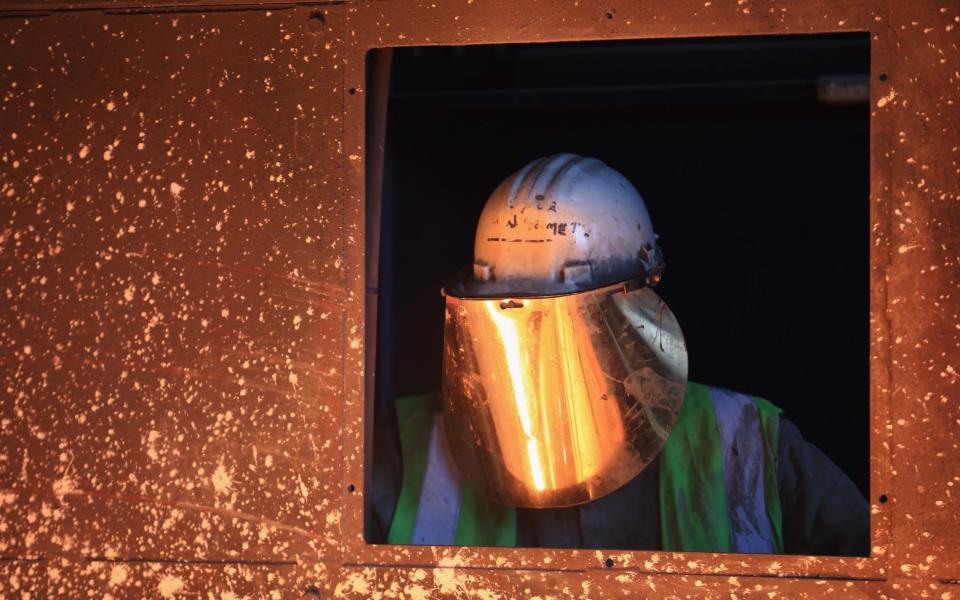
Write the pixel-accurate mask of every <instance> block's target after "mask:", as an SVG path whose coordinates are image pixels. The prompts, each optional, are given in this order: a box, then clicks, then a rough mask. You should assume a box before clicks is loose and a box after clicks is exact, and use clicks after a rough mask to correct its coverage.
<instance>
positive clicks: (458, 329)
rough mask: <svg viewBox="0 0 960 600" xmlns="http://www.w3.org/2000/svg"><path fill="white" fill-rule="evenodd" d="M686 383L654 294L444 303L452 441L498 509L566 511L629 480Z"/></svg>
mask: <svg viewBox="0 0 960 600" xmlns="http://www.w3.org/2000/svg"><path fill="white" fill-rule="evenodd" d="M686 381H687V351H686V346H685V344H684V341H683V335H682V334H681V332H680V327H679V325H678V324H677V321H676V318H675V317H674V316H673V313H672V312H670V309H669V308H668V307H667V305H666V304H665V303H664V302H663V301H662V300H661V299H660V298H659V297H658V296H657V295H656V294H655V293H654V292H653V291H652V290H650V289H649V288H638V289H634V290H628V289H627V287H626V286H625V285H624V284H618V285H613V286H609V287H605V288H600V289H597V290H592V291H588V292H580V293H576V294H568V295H564V296H555V297H544V298H522V299H490V298H483V299H472V298H470V299H468V298H457V297H453V296H450V295H447V296H446V321H445V326H444V355H443V396H444V401H443V404H444V407H443V408H444V419H445V426H446V431H447V441H448V443H449V445H450V449H451V452H452V454H453V457H454V459H455V461H456V462H457V465H458V466H459V468H460V470H461V472H462V474H463V476H464V477H465V478H466V479H467V481H469V483H470V484H471V485H472V486H473V487H474V488H475V489H476V490H477V491H478V492H480V493H481V494H483V495H484V496H487V497H488V498H490V499H492V500H495V501H497V502H500V503H502V504H507V505H510V506H521V507H532V508H546V507H562V506H572V505H576V504H582V503H584V502H588V501H590V500H593V499H596V498H599V497H601V496H604V495H605V494H608V493H610V492H612V491H614V490H616V489H617V488H619V487H620V486H622V485H624V484H625V483H627V482H628V481H630V480H631V479H632V478H633V477H635V476H636V475H637V474H639V473H640V471H642V470H643V469H644V467H646V466H647V464H649V463H650V461H652V460H653V459H654V458H655V457H656V456H657V454H658V453H659V452H660V448H661V447H662V446H663V444H664V442H665V441H666V439H667V436H668V435H669V434H670V430H671V429H672V428H673V423H674V421H675V420H676V418H677V414H678V413H679V411H680V405H681V403H682V402H683V392H684V387H685V386H686Z"/></svg>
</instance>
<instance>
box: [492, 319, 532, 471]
mask: <svg viewBox="0 0 960 600" xmlns="http://www.w3.org/2000/svg"><path fill="white" fill-rule="evenodd" d="M483 305H484V308H486V309H487V314H489V315H490V318H491V319H492V320H493V323H494V325H495V326H496V329H494V330H493V331H496V332H497V333H499V335H500V339H501V343H502V346H503V351H504V353H505V354H506V364H507V371H508V372H509V374H510V383H511V384H512V385H513V399H514V401H515V402H516V405H517V415H518V416H519V417H520V424H521V426H522V427H523V434H524V437H525V441H526V447H527V462H528V464H529V468H530V474H531V476H532V477H533V485H534V487H535V488H536V489H537V490H543V489H544V488H545V487H546V482H545V481H544V477H543V465H542V464H541V461H540V450H539V448H538V447H537V439H536V437H534V435H533V415H532V414H531V412H532V408H531V406H530V402H529V400H528V399H527V386H528V385H529V383H530V382H528V381H527V380H526V378H525V377H524V366H523V365H524V362H525V361H524V360H523V358H524V357H523V351H522V350H521V345H520V339H519V335H518V333H517V328H516V325H515V324H514V322H513V321H512V320H511V319H510V317H509V316H507V315H506V314H504V311H503V310H501V309H500V308H499V307H498V306H497V302H495V301H486V302H484V303H483Z"/></svg>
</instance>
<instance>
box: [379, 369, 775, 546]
mask: <svg viewBox="0 0 960 600" xmlns="http://www.w3.org/2000/svg"><path fill="white" fill-rule="evenodd" d="M436 408H437V396H436V395H435V394H431V395H425V396H410V397H406V398H400V399H398V400H397V413H398V418H399V426H400V445H401V449H402V452H403V484H402V487H401V490H400V498H399V500H398V501H397V508H396V511H395V512H394V516H393V521H392V523H391V524H390V531H389V533H388V535H387V541H388V542H389V543H391V544H430V545H457V546H515V545H516V540H517V515H516V509H514V508H511V507H506V506H501V505H499V504H495V503H493V502H490V501H488V500H486V499H484V498H483V497H481V496H479V495H478V494H476V493H475V492H474V490H473V489H472V488H471V487H470V485H469V484H468V483H467V482H466V481H465V480H464V479H463V478H462V477H461V476H460V473H459V472H458V471H457V468H456V466H455V464H454V463H453V461H452V459H451V457H450V455H449V449H448V448H447V445H446V440H445V436H444V435H443V434H442V426H443V425H442V420H441V418H440V414H439V413H438V412H436ZM779 414H780V409H779V408H777V407H775V406H774V405H772V404H771V403H770V402H768V401H766V400H764V399H762V398H756V397H752V396H747V395H745V394H739V393H736V392H731V391H728V390H724V389H720V388H711V387H707V386H704V385H700V384H696V383H688V384H687V388H686V394H685V396H684V401H683V407H682V408H681V410H680V414H679V416H678V417H677V422H676V424H675V425H674V429H673V431H672V432H671V434H670V437H669V438H668V439H667V442H666V444H665V445H664V447H663V450H662V451H661V453H660V456H659V459H658V460H659V461H660V464H659V467H660V469H659V476H660V480H659V492H660V534H661V535H660V537H661V541H662V545H663V550H672V551H689V552H748V553H771V552H776V553H782V552H783V529H782V524H781V522H782V519H781V513H780V496H779V493H778V490H777V461H778V457H777V449H778V447H779V444H778V440H779V424H780V417H779Z"/></svg>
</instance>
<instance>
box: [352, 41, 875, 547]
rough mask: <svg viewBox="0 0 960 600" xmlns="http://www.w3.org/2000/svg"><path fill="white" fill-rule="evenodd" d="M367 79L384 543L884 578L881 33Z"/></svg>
mask: <svg viewBox="0 0 960 600" xmlns="http://www.w3.org/2000/svg"><path fill="white" fill-rule="evenodd" d="M367 63H368V80H367V117H366V122H367V138H366V143H367V157H366V168H367V172H366V188H367V194H368V197H367V213H368V214H367V231H368V235H367V238H368V240H367V253H368V262H367V272H368V279H367V285H368V290H369V291H370V294H369V295H370V297H371V298H372V299H373V301H371V302H368V305H367V306H368V313H369V314H368V316H367V324H368V327H367V329H368V332H369V336H368V340H367V347H368V357H370V358H369V361H368V369H372V371H371V372H370V373H368V378H367V385H368V390H367V396H368V400H367V401H368V403H370V404H371V406H370V407H368V408H369V410H368V411H367V414H368V415H373V418H372V421H373V423H372V424H370V423H368V426H367V435H368V438H367V444H366V445H367V447H368V449H370V451H369V452H368V455H367V459H366V464H365V465H364V466H365V472H366V474H367V475H366V481H367V483H366V490H367V493H366V495H365V503H366V504H365V532H364V537H365V540H366V541H367V543H370V544H385V543H398V544H429V545H483V546H522V547H569V548H604V549H611V550H691V551H718V552H748V553H783V554H800V555H811V554H813V555H833V556H869V553H870V523H869V520H870V519H869V503H868V499H869V493H870V468H869V434H870V400H869V399H870V385H869V363H868V359H869V329H868V326H869V289H870V270H869V267H870V258H869V231H870V229H869V223H870V213H869V195H870V138H869V131H870V108H869V98H870V93H869V91H870V80H869V77H870V75H869V73H870V39H869V35H868V34H867V33H854V34H849V33H845V34H823V35H819V34H818V35H794V36H754V37H730V38H696V39H653V40H625V41H603V42H593V41H590V42H564V43H545V44H496V45H476V46H432V47H404V48H393V49H376V50H371V51H370V52H369V53H368V56H367ZM564 154H570V155H573V157H574V158H571V157H563V156H561V157H560V158H556V157H557V156H558V155H564ZM547 157H554V158H553V159H550V160H545V161H541V162H539V163H536V164H534V165H533V166H531V167H530V169H529V171H528V172H527V175H529V174H530V173H532V174H533V175H530V176H520V177H519V178H516V179H515V180H511V181H510V182H509V183H508V184H507V188H508V189H506V190H501V193H500V195H499V196H498V200H497V201H499V202H502V204H503V206H499V207H498V208H495V209H491V212H489V213H488V214H487V215H486V216H488V217H489V218H488V219H487V221H486V222H484V221H482V219H481V212H482V211H483V209H484V206H485V204H486V203H487V201H488V198H490V197H491V194H492V193H493V192H494V190H496V189H497V187H498V186H499V185H500V184H501V183H502V182H504V181H505V180H508V179H509V177H511V176H512V174H514V173H516V172H518V171H519V170H521V169H523V168H524V167H525V166H526V165H530V164H531V163H532V162H533V161H537V160H538V159H544V158H547ZM576 157H584V158H583V159H577V158H576ZM588 159H596V161H591V160H588ZM603 165H606V166H605V167H604V166H603ZM610 172H615V173H618V174H619V175H618V176H614V175H611V174H610ZM616 177H622V179H623V180H625V181H627V182H629V185H632V187H633V188H635V189H636V191H637V192H638V193H639V196H640V197H641V198H642V202H643V204H644V205H645V208H646V210H647V211H648V213H649V218H650V220H649V223H644V225H645V227H646V228H649V226H651V225H652V231H653V232H656V233H655V236H651V237H649V238H645V237H644V236H648V235H650V234H651V233H652V232H650V231H646V230H645V227H637V228H635V229H636V233H635V235H636V236H637V238H636V239H641V240H647V241H646V242H644V244H641V245H640V246H638V248H639V250H629V251H630V252H632V253H633V254H631V256H633V255H636V259H635V263H630V264H635V265H636V266H637V270H636V271H635V273H634V274H631V273H633V272H631V271H630V268H632V267H630V268H628V267H626V266H624V265H625V264H627V263H624V262H623V261H622V260H621V258H618V257H622V255H623V254H624V252H626V250H624V248H627V249H631V248H633V246H631V244H633V243H634V242H636V239H634V238H631V237H629V236H628V237H627V238H624V235H625V234H624V233H623V229H622V228H621V229H618V225H617V223H618V219H619V218H620V217H619V213H618V212H617V211H619V210H621V208H620V207H623V208H622V210H623V211H624V212H623V214H624V215H626V216H624V217H623V218H624V219H627V218H628V217H629V218H635V215H636V213H634V212H630V211H631V210H633V209H632V208H631V207H630V206H628V205H629V203H630V202H631V200H630V199H629V196H630V193H629V190H628V191H624V192H622V194H621V195H620V196H618V195H617V194H619V193H620V192H617V191H616V189H614V188H617V186H621V187H622V183H621V180H620V179H617V178H616ZM611 178H612V179H611ZM590 190H593V192H591V191H590ZM611 190H613V191H611ZM591 193H593V194H594V196H590V194H591ZM604 194H606V195H607V196H609V198H608V197H607V196H604ZM611 194H612V196H611ZM541 196H542V197H541ZM605 198H606V199H605ZM610 198H613V199H612V200H611V199H610ZM556 200H559V202H560V206H559V207H554V208H553V209H551V204H550V203H551V202H552V201H556ZM594 205H595V206H596V207H599V208H598V209H597V210H598V211H599V212H597V213H591V212H590V209H591V206H594ZM564 213H565V214H564ZM511 221H513V223H512V224H511ZM478 223H479V224H480V228H481V231H482V232H483V239H482V240H479V241H477V242H476V248H475V236H476V234H477V229H478ZM632 223H633V222H632V221H631V225H630V226H631V227H633V224H632ZM584 233H592V234H593V236H592V237H584V235H583V234H584ZM481 242H482V243H484V244H486V246H485V247H484V248H485V249H484V250H483V252H484V253H485V254H484V256H482V257H475V255H474V253H475V249H476V250H477V251H478V252H479V251H480V246H481V245H482V244H481ZM563 244H566V246H564V245H563ZM557 248H559V249H557ZM564 252H566V254H564ZM578 252H579V253H578ZM618 253H619V254H618ZM654 255H659V256H662V258H663V262H664V264H665V268H663V270H662V272H661V271H660V270H658V268H657V267H656V265H658V264H659V263H658V262H657V260H656V258H657V256H654ZM557 257H560V258H557ZM551 261H552V262H551ZM558 261H559V262H558ZM618 261H620V262H618ZM611 264H613V266H611ZM458 273H459V274H460V275H459V276H458V275H457V274H458ZM524 274H530V275H529V277H526V276H525V275H524ZM628 275H629V276H628ZM455 276H456V277H460V279H456V278H455ZM464 279H465V280H468V282H472V283H466V284H463V283H462V280H464ZM458 281H459V282H461V283H456V282H458ZM623 281H629V282H630V283H629V284H628V285H627V286H626V287H625V288H624V289H620V290H619V291H615V292H611V293H614V294H617V295H618V296H617V298H620V297H621V296H622V297H627V296H629V297H630V298H639V299H638V300H636V302H638V303H640V304H638V305H637V306H639V307H640V308H637V309H636V311H635V312H629V311H627V312H624V309H623V308H622V307H623V305H624V302H626V301H624V300H621V299H611V298H613V297H612V296H609V295H602V298H601V297H600V296H601V295H597V294H595V293H594V292H596V290H600V289H606V288H607V287H609V286H611V285H613V286H614V287H616V286H617V285H619V284H621V283H622V282H623ZM445 286H446V287H447V290H448V294H447V296H444V295H442V294H441V289H443V288H444V287H445ZM458 286H459V287H458ZM621 287H622V286H621ZM451 290H456V292H455V293H454V294H453V295H454V296H461V297H468V298H470V300H471V301H470V302H459V303H458V302H456V301H453V302H451V299H450V298H451V294H450V291H451ZM624 290H627V291H624ZM651 292H652V293H655V294H656V297H659V299H662V302H663V303H664V304H665V306H666V307H668V309H664V308H663V307H662V306H661V305H658V304H656V303H655V301H654V300H651V298H650V297H649V296H644V295H643V294H648V293H651ZM488 293H489V298H490V300H489V301H487V302H486V304H483V303H482V301H478V300H476V299H474V297H475V296H476V295H477V294H481V295H482V294H488ZM591 294H593V295H591ZM631 294H632V295H631ZM537 296H543V297H549V298H550V299H549V301H546V300H544V299H543V298H541V297H537ZM574 296H576V298H573V297H574ZM598 298H599V299H598ZM494 300H495V301H494ZM630 301H631V302H632V301H633V300H630ZM471 302H472V303H471ZM478 302H481V303H478ZM644 303H646V304H644ZM655 306H656V307H659V308H658V309H657V310H660V313H649V310H652V309H651V307H655ZM644 310H647V311H648V312H646V313H645V312H644ZM664 310H666V311H667V312H666V313H665V312H664ZM484 311H486V312H484ZM511 311H513V312H512V313H511ZM523 312H527V313H528V314H526V315H522V314H521V313H523ZM670 313H672V315H673V316H674V317H675V320H676V323H677V324H678V326H679V330H680V331H681V332H682V340H683V342H682V344H683V347H685V351H686V358H685V360H684V361H679V362H684V363H685V368H686V369H687V377H686V378H683V377H679V378H677V377H674V378H672V379H671V377H670V373H673V374H674V375H676V369H679V368H680V367H678V366H677V365H678V364H679V362H677V361H676V360H675V361H674V362H673V363H669V361H668V360H666V359H662V357H661V358H660V359H657V360H660V362H655V363H649V364H648V363H644V362H643V361H644V360H648V359H650V360H653V359H651V357H653V358H654V359H656V357H658V356H660V354H658V352H660V353H664V352H665V353H667V354H669V352H670V350H669V348H667V349H664V343H666V344H667V346H669V345H670V343H671V341H670V340H667V341H666V342H665V341H664V340H665V339H666V338H667V337H669V336H670V335H673V336H674V337H673V338H671V340H672V341H673V342H674V343H675V342H676V339H674V338H675V337H676V332H675V331H673V330H670V328H669V327H668V326H665V325H664V322H665V321H663V319H664V314H667V315H668V317H667V321H669V314H670ZM486 315H489V316H486ZM637 315H640V316H637ZM651 315H653V316H651ZM644 319H646V320H644ZM651 319H653V320H651ZM657 319H660V320H659V321H658V320H657ZM644 323H645V324H646V326H649V327H656V328H657V331H658V332H659V335H660V337H659V338H658V337H656V336H653V337H650V336H647V337H644V335H645V334H644V331H645V330H644V331H641V330H643V327H641V325H642V324H644ZM668 324H669V323H668ZM631 327H632V329H631ZM664 332H666V333H664ZM445 336H446V339H447V346H448V348H447V354H448V358H447V361H446V367H447V373H446V375H445V374H444V366H445V360H444V355H445ZM644 344H646V345H647V346H649V348H647V349H644V347H641V346H643V345H644ZM597 348H602V351H601V350H597ZM675 348H676V347H675V346H674V349H675ZM374 351H375V352H374ZM645 352H646V353H645ZM674 358H675V357H674ZM661 359H662V360H661ZM678 360H679V359H678ZM611 361H614V362H611ZM616 361H619V362H616ZM664 361H666V362H664ZM573 363H576V365H577V366H576V368H574V367H571V366H570V365H571V364H573ZM667 363H669V364H667ZM585 364H586V365H588V366H587V367H584V366H583V365H585ZM451 365H452V366H451ZM610 365H614V367H610ZM681 366H683V365H681ZM608 367H609V368H608ZM451 369H453V370H454V371H455V372H450V371H451ZM577 369H579V370H577ZM611 369H614V370H616V369H619V370H617V371H616V372H611ZM671 369H673V371H671ZM681 370H682V369H681ZM584 373H587V375H584ZM591 373H592V375H591ZM594 376H596V377H595V378H594V379H591V377H594ZM445 378H446V383H444V381H445ZM684 380H688V381H689V383H687V384H686V387H683V385H682V384H683V381H684ZM678 381H679V382H680V385H681V387H680V388H679V389H680V392H679V394H680V398H682V399H683V404H682V405H679V404H671V403H670V402H668V401H666V400H663V397H665V396H658V395H657V394H661V395H662V394H668V395H669V393H675V392H676V388H675V387H671V385H673V384H676V383H677V382H678ZM658 382H660V383H658ZM664 382H667V383H669V384H670V385H667V383H664ZM444 389H446V390H447V392H448V393H447V396H448V399H446V400H445V399H444V394H443V393H442V392H443V390H444ZM671 390H673V391H671ZM453 396H456V398H455V399H454V400H450V399H449V398H452V397H453ZM505 406H506V407H507V408H509V407H513V409H514V412H515V413H516V416H515V418H511V417H510V416H509V415H508V414H507V413H508V412H509V411H508V410H507V408H505ZM681 406H682V407H681ZM684 408H687V409H688V410H684ZM671 409H675V410H673V411H672V412H671ZM443 411H447V412H448V414H447V417H446V419H444V418H443V417H442V416H441V415H442V414H443ZM780 411H782V412H780ZM637 415H640V416H639V417H638V416H637ZM444 423H446V424H445V425H444ZM449 427H453V428H455V431H453V432H449V433H448V434H447V435H446V436H443V435H440V433H439V432H443V431H445V428H449ZM638 428H646V430H645V431H646V433H643V434H638V433H637V431H638ZM651 431H652V432H653V433H650V432H651ZM661 434H662V435H661ZM681 434H682V435H686V436H688V441H689V443H686V444H681V443H679V442H677V443H673V442H671V436H678V435H681ZM658 436H661V437H660V439H661V440H662V439H666V442H662V441H661V444H660V445H657V444H656V440H657V439H658ZM663 436H665V437H663ZM448 439H454V440H455V441H454V443H453V449H451V444H450V443H447V440H448ZM664 445H665V446H666V447H667V448H668V449H667V450H663V449H662V446H664ZM637 456H640V458H639V459H637V458H636V457H637ZM631 461H632V462H631ZM641 463H642V467H639V472H637V470H638V465H639V464H641ZM468 471H469V472H468ZM578 478H579V479H578ZM611 480H616V481H618V482H621V483H620V484H618V485H616V486H615V489H613V491H610V490H608V489H607V488H609V487H611V485H612V484H610V481H611ZM571 482H573V483H571ZM571 486H573V487H576V486H579V488H577V489H576V490H575V491H570V490H572V489H573V488H572V487H571ZM493 489H495V490H499V492H498V493H502V494H503V495H504V496H507V495H509V496H510V497H513V498H518V497H521V496H522V497H524V498H526V499H527V500H528V501H530V499H531V498H532V499H533V501H536V500H537V499H541V500H543V499H546V500H544V501H547V502H552V503H554V504H557V503H563V502H567V501H569V500H570V499H576V500H578V502H579V503H578V504H577V505H576V506H559V505H551V506H549V507H545V508H531V507H512V506H504V505H503V504H501V503H498V502H495V501H492V500H491V499H490V498H489V492H490V490H493ZM519 489H522V490H524V491H523V492H518V491H517V490H519ZM551 490H554V491H555V492H556V493H552V492H551ZM599 492H604V494H603V495H602V496H601V497H598V498H594V499H592V500H589V501H586V502H584V501H583V498H584V497H590V496H591V495H592V494H598V493H599ZM810 522H813V523H817V524H818V525H817V527H815V528H814V530H813V531H811V530H810V528H809V527H806V524H807V523H810ZM694 523H708V524H709V526H708V527H702V526H694Z"/></svg>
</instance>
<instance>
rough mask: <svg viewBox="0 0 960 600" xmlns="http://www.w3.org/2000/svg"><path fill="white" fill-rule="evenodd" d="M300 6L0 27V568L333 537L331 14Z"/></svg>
mask: <svg viewBox="0 0 960 600" xmlns="http://www.w3.org/2000/svg"><path fill="white" fill-rule="evenodd" d="M311 12H312V11H309V10H285V11H278V12H273V13H270V12H269V11H254V12H236V13H222V14H217V15H215V18H210V17H208V15H206V14H183V15H176V14H163V15H131V16H106V15H102V14H78V15H62V16H56V17H50V18H45V19H33V18H29V19H22V20H21V19H16V20H13V19H8V20H5V21H3V22H0V26H2V31H3V34H2V43H3V46H4V47H6V48H15V49H16V53H15V54H13V55H10V54H8V55H7V61H6V63H5V64H4V67H5V68H4V70H3V71H2V72H0V86H2V89H3V90H4V98H3V103H2V105H0V115H2V124H0V139H3V145H2V153H0V160H2V161H3V163H2V164H3V178H2V179H0V188H2V190H3V191H2V194H3V196H4V198H3V200H4V201H3V205H2V206H0V223H2V224H0V231H2V240H3V242H2V255H0V266H2V267H0V268H2V272H3V281H2V283H3V293H4V294H5V302H6V311H5V312H4V318H3V320H2V327H0V345H2V347H3V354H2V358H0V361H2V368H0V373H2V375H0V377H2V379H3V388H4V390H5V391H4V402H3V405H2V412H3V417H4V421H3V438H2V439H3V462H2V463H0V465H2V468H3V481H4V485H3V487H4V488H5V489H7V491H8V492H7V496H6V498H8V499H11V500H12V502H10V503H7V504H5V506H4V523H5V524H6V525H8V531H6V532H3V534H2V535H3V538H4V539H3V542H4V543H5V544H6V548H5V549H4V554H8V555H13V556H26V555H31V554H34V553H38V554H40V555H44V556H51V555H57V554H61V553H63V554H66V555H72V554H78V555H83V556H107V557H113V558H115V557H120V558H123V557H151V558H165V559H227V558H232V559H238V558H240V559H245V560H270V561H284V560H286V561H290V560H295V558H296V557H297V556H298V555H299V554H301V553H304V552H306V553H308V555H310V556H312V557H313V560H317V559H318V558H319V557H320V556H321V555H322V554H328V553H330V552H331V549H335V548H336V547H337V545H338V544H339V528H338V523H337V515H338V512H339V501H338V499H337V498H336V494H332V493H331V492H333V491H335V490H337V489H339V483H335V484H332V485H335V486H336V487H335V488H332V489H331V483H330V480H331V479H332V478H334V479H336V480H337V481H339V475H340V473H339V461H340V447H339V443H338V435H337V434H338V432H339V431H340V411H339V408H338V407H339V405H340V399H341V388H342V378H343V366H342V362H343V352H342V345H343V343H344V300H343V298H344V286H345V269H344V261H345V259H344V256H343V253H342V247H343V235H342V234H343V223H342V219H343V211H342V204H341V202H340V201H339V198H338V196H337V194H338V192H337V185H338V181H339V176H340V175H339V169H338V166H337V165H338V163H337V160H336V157H337V156H338V151H339V140H338V137H339V135H338V132H339V128H340V125H339V123H340V120H341V113H342V106H341V104H342V101H341V99H340V97H341V90H340V83H339V79H340V77H339V70H338V66H337V58H336V54H337V49H336V47H335V46H336V44H337V41H336V39H335V37H334V36H335V34H334V33H332V31H333V30H334V29H335V28H336V25H337V22H338V21H337V15H336V14H333V13H330V14H328V15H327V16H326V20H325V21H323V22H321V21H319V20H317V19H316V18H314V19H310V18H309V17H310V14H311ZM11 56H13V57H16V59H17V60H15V61H13V62H10V58H11ZM7 64H9V66H7ZM321 157H326V158H327V160H322V159H321ZM331 496H332V497H331ZM28 534H29V535H28ZM28 542H29V543H28Z"/></svg>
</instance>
